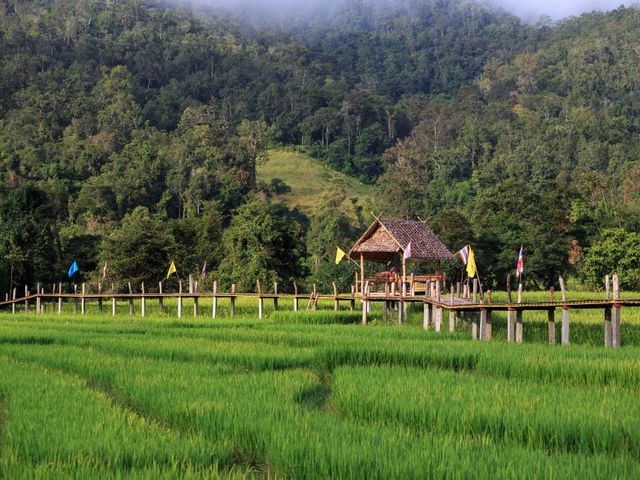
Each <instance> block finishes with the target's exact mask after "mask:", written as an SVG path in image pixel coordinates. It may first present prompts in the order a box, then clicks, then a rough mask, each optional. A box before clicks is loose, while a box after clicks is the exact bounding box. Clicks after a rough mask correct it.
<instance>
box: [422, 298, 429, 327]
mask: <svg viewBox="0 0 640 480" xmlns="http://www.w3.org/2000/svg"><path fill="white" fill-rule="evenodd" d="M430 323H431V304H430V303H429V302H424V304H423V316H422V328H424V329H425V330H429V324H430Z"/></svg>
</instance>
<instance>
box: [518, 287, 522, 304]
mask: <svg viewBox="0 0 640 480" xmlns="http://www.w3.org/2000/svg"><path fill="white" fill-rule="evenodd" d="M518 303H522V283H518Z"/></svg>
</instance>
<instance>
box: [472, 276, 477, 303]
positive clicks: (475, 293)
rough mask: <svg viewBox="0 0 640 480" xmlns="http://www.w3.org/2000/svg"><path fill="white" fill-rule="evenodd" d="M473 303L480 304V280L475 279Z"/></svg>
mask: <svg viewBox="0 0 640 480" xmlns="http://www.w3.org/2000/svg"><path fill="white" fill-rule="evenodd" d="M473 303H478V279H477V278H474V279H473Z"/></svg>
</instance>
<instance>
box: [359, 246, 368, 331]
mask: <svg viewBox="0 0 640 480" xmlns="http://www.w3.org/2000/svg"><path fill="white" fill-rule="evenodd" d="M361 256H362V254H361ZM368 290H369V282H367V283H366V284H365V286H364V289H363V290H362V325H366V324H367V294H368Z"/></svg>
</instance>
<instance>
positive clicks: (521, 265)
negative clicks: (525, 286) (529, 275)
mask: <svg viewBox="0 0 640 480" xmlns="http://www.w3.org/2000/svg"><path fill="white" fill-rule="evenodd" d="M523 274H524V254H523V251H522V245H520V253H519V254H518V265H517V266H516V275H518V276H519V277H521V278H522V275H523Z"/></svg>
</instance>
